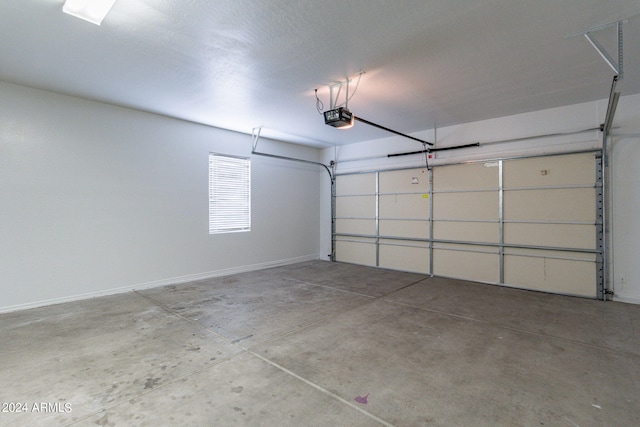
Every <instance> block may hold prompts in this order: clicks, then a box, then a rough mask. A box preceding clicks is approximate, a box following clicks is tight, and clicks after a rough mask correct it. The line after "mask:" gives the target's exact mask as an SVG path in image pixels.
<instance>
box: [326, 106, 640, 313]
mask: <svg viewBox="0 0 640 427" xmlns="http://www.w3.org/2000/svg"><path fill="white" fill-rule="evenodd" d="M606 109H607V100H606V99H605V100H601V101H598V102H589V103H584V104H578V105H571V106H566V107H559V108H553V109H549V110H543V111H536V112H532V113H526V114H518V115H513V116H508V117H501V118H497V119H491V120H484V121H480V122H474V123H467V124H463V125H457V126H451V127H446V128H441V129H437V130H434V129H430V130H425V131H423V132H418V133H415V134H413V136H416V137H418V138H421V139H426V140H428V141H430V142H433V141H435V142H436V147H450V146H456V145H463V144H469V143H475V142H480V143H481V146H480V147H477V148H468V149H462V150H454V151H443V152H437V153H434V155H435V156H434V158H432V159H430V160H429V163H430V164H431V165H437V164H447V163H458V162H463V161H472V160H482V159H492V158H507V157H516V156H521V155H527V154H533V155H540V154H554V153H561V152H569V151H580V150H589V149H594V148H600V147H601V145H602V144H601V142H602V134H601V133H600V132H599V130H597V128H599V126H600V124H602V122H603V121H604V117H605V114H606ZM381 124H382V125H385V126H390V127H392V128H393V124H392V123H381ZM356 126H361V124H356ZM589 129H596V130H589ZM583 130H586V131H585V132H580V131H583ZM574 132H576V133H574ZM557 133H573V134H571V135H559V136H553V137H544V138H535V139H526V140H522V141H516V142H505V143H493V142H496V141H504V140H509V139H518V138H526V137H530V136H534V135H549V134H557ZM639 143H640V95H634V96H626V97H624V96H623V97H622V98H621V100H620V103H619V105H618V109H617V114H616V116H615V120H614V129H613V137H612V144H611V146H612V156H611V178H612V179H611V190H610V191H611V193H610V194H611V196H612V200H613V201H612V205H611V217H612V229H613V233H612V237H611V240H612V244H611V250H610V254H613V256H612V257H611V263H610V276H611V278H612V283H613V287H614V291H615V299H616V300H619V301H627V302H636V303H640V263H638V262H637V258H638V255H639V254H640V223H639V222H638V212H640V168H639V167H638V165H640V144H639ZM421 148H422V146H421V144H420V143H418V142H414V141H412V140H409V139H407V138H402V137H398V136H392V137H389V138H383V139H379V140H374V141H368V142H363V143H359V144H351V145H347V146H341V147H334V148H330V149H326V150H324V153H323V162H325V163H328V162H329V161H331V160H335V161H337V173H349V172H358V171H364V170H383V169H392V168H407V167H420V166H423V165H424V161H425V160H424V156H422V155H412V156H404V157H391V158H388V157H386V156H387V155H388V154H395V153H402V152H411V151H416V150H420V149H421ZM321 198H322V200H323V202H322V204H323V206H326V205H328V204H329V199H330V193H329V191H328V190H326V189H325V188H323V187H321ZM323 215H324V216H326V213H323ZM322 227H323V229H322V230H321V235H320V248H321V249H320V254H321V255H322V254H325V253H329V251H330V248H331V240H330V235H331V234H330V229H329V228H328V227H330V226H329V225H327V222H326V221H323V223H322Z"/></svg>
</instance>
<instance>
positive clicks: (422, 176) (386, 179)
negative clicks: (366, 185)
mask: <svg viewBox="0 0 640 427" xmlns="http://www.w3.org/2000/svg"><path fill="white" fill-rule="evenodd" d="M379 179H380V184H379V191H380V193H383V194H384V193H417V192H423V193H427V192H429V171H428V170H427V169H424V168H420V169H408V170H399V171H390V172H381V173H380V177H379Z"/></svg>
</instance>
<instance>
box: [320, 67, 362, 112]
mask: <svg viewBox="0 0 640 427" xmlns="http://www.w3.org/2000/svg"><path fill="white" fill-rule="evenodd" d="M363 74H364V71H360V72H359V73H358V81H357V82H356V87H355V89H354V90H353V93H351V94H349V85H350V84H351V82H352V81H353V79H350V78H347V79H346V80H344V81H341V82H337V83H333V84H330V85H328V86H329V109H330V110H333V109H336V108H338V107H340V106H342V105H344V107H345V108H346V109H347V110H348V109H349V101H350V100H351V98H353V95H354V94H355V93H356V90H358V86H360V79H361V78H362V75H363ZM343 87H344V88H345V95H344V102H343V103H341V104H338V99H339V98H340V93H341V92H342V88H343Z"/></svg>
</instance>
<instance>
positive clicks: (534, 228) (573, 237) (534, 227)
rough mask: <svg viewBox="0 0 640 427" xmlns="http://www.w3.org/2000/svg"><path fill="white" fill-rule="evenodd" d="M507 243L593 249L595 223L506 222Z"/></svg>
mask: <svg viewBox="0 0 640 427" xmlns="http://www.w3.org/2000/svg"><path fill="white" fill-rule="evenodd" d="M504 241H505V243H506V244H518V245H529V246H548V247H559V248H573V249H593V248H595V244H596V236H595V225H583V224H522V223H507V224H504Z"/></svg>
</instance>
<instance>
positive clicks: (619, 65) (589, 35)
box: [583, 21, 625, 80]
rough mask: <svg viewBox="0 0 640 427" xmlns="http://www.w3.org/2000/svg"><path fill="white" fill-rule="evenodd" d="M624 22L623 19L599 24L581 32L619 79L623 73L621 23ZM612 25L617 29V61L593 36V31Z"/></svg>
mask: <svg viewBox="0 0 640 427" xmlns="http://www.w3.org/2000/svg"><path fill="white" fill-rule="evenodd" d="M624 22H625V21H618V22H614V23H612V24H607V25H603V26H600V27H596V28H592V29H591V30H588V31H585V32H584V33H583V34H584V36H585V38H586V39H587V40H588V41H589V43H591V46H593V47H594V48H595V50H597V51H598V53H599V54H600V56H602V59H604V60H605V62H606V63H607V64H608V65H609V67H611V69H613V71H614V72H615V73H616V75H617V76H618V79H619V80H622V75H623V43H622V24H623V23H624ZM614 25H615V26H616V27H617V30H618V45H617V49H618V61H617V62H616V61H615V60H614V59H613V58H612V57H611V55H609V53H608V52H607V50H606V49H605V48H604V46H602V44H600V42H598V40H596V39H595V38H594V36H593V33H594V32H597V31H601V30H604V29H605V28H609V27H612V26H614Z"/></svg>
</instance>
